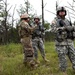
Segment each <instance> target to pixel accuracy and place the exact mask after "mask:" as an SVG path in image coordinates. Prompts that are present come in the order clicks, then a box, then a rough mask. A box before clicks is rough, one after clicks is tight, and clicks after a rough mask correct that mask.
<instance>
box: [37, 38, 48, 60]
mask: <svg viewBox="0 0 75 75" xmlns="http://www.w3.org/2000/svg"><path fill="white" fill-rule="evenodd" d="M38 48H39V50H40V53H41V56H42V57H43V59H44V60H45V61H49V60H47V59H46V56H45V48H44V43H43V40H42V39H40V41H39V45H38Z"/></svg>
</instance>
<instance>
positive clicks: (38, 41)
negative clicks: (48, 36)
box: [32, 16, 48, 64]
mask: <svg viewBox="0 0 75 75" xmlns="http://www.w3.org/2000/svg"><path fill="white" fill-rule="evenodd" d="M35 25H37V28H36V29H35V30H34V32H33V35H32V42H33V48H34V57H35V62H36V63H37V64H39V63H40V61H38V49H39V50H40V53H41V55H42V58H43V59H44V61H48V60H47V59H46V57H45V49H44V43H43V40H42V38H43V37H42V33H43V32H44V28H43V26H42V25H41V23H40V19H39V17H37V16H36V17H35V18H34V26H35Z"/></svg>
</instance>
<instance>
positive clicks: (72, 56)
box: [68, 44, 75, 70]
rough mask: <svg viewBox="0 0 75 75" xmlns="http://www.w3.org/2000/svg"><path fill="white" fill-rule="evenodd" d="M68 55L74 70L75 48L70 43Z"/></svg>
mask: <svg viewBox="0 0 75 75" xmlns="http://www.w3.org/2000/svg"><path fill="white" fill-rule="evenodd" d="M68 56H69V59H70V61H71V63H72V67H73V69H74V70H75V49H74V45H73V44H71V45H70V46H69V52H68Z"/></svg>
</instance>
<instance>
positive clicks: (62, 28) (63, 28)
mask: <svg viewBox="0 0 75 75" xmlns="http://www.w3.org/2000/svg"><path fill="white" fill-rule="evenodd" d="M65 29H66V28H65V27H59V28H57V30H65Z"/></svg>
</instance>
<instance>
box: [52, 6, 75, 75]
mask: <svg viewBox="0 0 75 75" xmlns="http://www.w3.org/2000/svg"><path fill="white" fill-rule="evenodd" d="M66 15H67V12H66V9H65V8H64V7H58V9H57V17H55V19H54V20H53V21H52V24H51V31H52V32H54V33H55V37H56V39H55V46H56V51H57V53H58V57H59V63H60V64H59V67H60V70H61V71H62V72H63V73H64V75H66V68H67V63H66V61H67V60H66V55H67V56H68V57H69V59H70V61H71V63H72V68H73V70H74V71H75V49H74V44H73V40H74V37H73V27H72V24H71V22H70V21H69V20H67V19H66V18H65V16H66Z"/></svg>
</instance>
